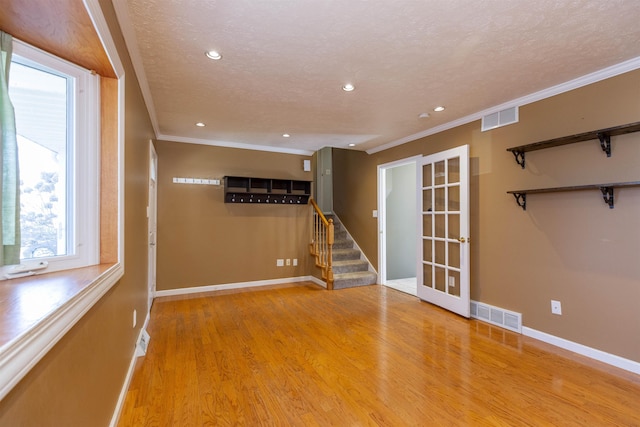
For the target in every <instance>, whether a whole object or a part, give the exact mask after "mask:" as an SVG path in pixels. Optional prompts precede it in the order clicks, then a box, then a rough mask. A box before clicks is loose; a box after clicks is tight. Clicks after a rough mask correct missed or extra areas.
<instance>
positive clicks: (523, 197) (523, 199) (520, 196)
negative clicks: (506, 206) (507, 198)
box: [511, 193, 527, 211]
mask: <svg viewBox="0 0 640 427" xmlns="http://www.w3.org/2000/svg"><path fill="white" fill-rule="evenodd" d="M511 194H513V197H515V199H516V203H517V204H518V206H520V207H521V208H522V210H523V211H526V210H527V193H511Z"/></svg>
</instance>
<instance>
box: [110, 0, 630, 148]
mask: <svg viewBox="0 0 640 427" xmlns="http://www.w3.org/2000/svg"><path fill="white" fill-rule="evenodd" d="M114 6H115V8H116V12H117V14H118V18H119V21H120V24H121V26H122V29H123V33H124V35H125V38H126V40H127V45H128V48H129V51H130V53H131V56H132V59H133V62H134V66H135V68H136V72H137V74H138V76H139V78H140V80H141V85H142V90H143V93H144V96H145V100H146V102H147V106H148V107H149V110H150V113H151V115H152V121H153V122H154V127H155V130H156V133H157V137H158V138H159V139H167V140H173V141H181V142H195V143H204V144H213V145H223V146H235V147H245V148H255V149H266V150H275V151H284V152H294V153H305V154H309V153H310V152H313V151H315V150H317V149H319V148H322V147H324V146H333V147H340V148H347V146H348V144H349V143H354V144H356V146H355V147H354V148H353V149H357V150H367V151H369V152H373V151H377V150H380V149H383V148H385V147H390V146H394V145H398V144H400V143H403V142H407V141H409V140H412V139H416V138H418V137H420V136H424V135H427V134H429V133H434V132H436V131H438V130H442V129H445V128H447V127H451V126H453V125H454V124H460V123H462V122H465V121H466V122H468V121H471V120H473V119H477V118H478V117H480V116H481V115H482V114H483V113H487V112H491V111H492V110H493V111H495V110H496V109H499V107H501V106H502V107H503V106H507V105H509V106H510V105H511V104H514V103H518V102H520V103H522V102H525V101H526V100H531V99H533V98H532V96H533V97H535V96H534V95H532V94H536V93H538V94H550V93H552V92H550V91H549V88H553V87H556V86H557V89H558V90H563V89H562V88H565V89H566V88H571V87H574V86H578V85H580V84H584V83H585V82H589V81H591V80H597V79H598V78H603V77H608V76H610V75H612V74H616V73H620V72H623V71H627V70H630V69H635V68H640V24H639V23H640V1H638V0H591V1H586V0H583V1H579V0H573V1H569V0H564V1H563V0H483V1H478V0H369V1H364V0H362V1H361V0H182V1H177V0H114ZM212 49H213V50H217V51H219V52H220V53H221V54H222V55H223V58H222V60H220V61H212V60H210V59H208V58H207V57H206V56H205V51H208V50H212ZM585 76H587V77H586V78H585ZM589 76H592V77H589ZM576 79H577V80H576ZM590 79H591V80H590ZM567 82H573V83H570V84H567ZM345 83H353V84H354V85H355V86H356V90H355V91H353V92H350V93H347V92H344V91H343V90H342V89H341V87H342V85H343V84H345ZM563 84H564V85H563ZM558 85H559V86H558ZM571 85H573V86H571ZM545 90H546V92H545ZM438 105H444V106H445V107H446V110H445V111H443V112H441V113H436V112H434V111H433V108H434V107H436V106H438ZM423 112H426V113H429V114H430V117H429V118H419V117H418V115H419V114H421V113H423ZM196 122H204V123H205V124H206V126H205V127H202V128H201V127H196V126H195V123H196ZM283 133H289V134H291V137H290V138H284V137H283V136H282V134H283Z"/></svg>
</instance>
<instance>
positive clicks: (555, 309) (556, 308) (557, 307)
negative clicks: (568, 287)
mask: <svg viewBox="0 0 640 427" xmlns="http://www.w3.org/2000/svg"><path fill="white" fill-rule="evenodd" d="M551 313H553V314H557V315H558V316H561V315H562V303H561V302H560V301H555V300H551Z"/></svg>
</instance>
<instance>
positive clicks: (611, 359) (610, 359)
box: [522, 326, 640, 375]
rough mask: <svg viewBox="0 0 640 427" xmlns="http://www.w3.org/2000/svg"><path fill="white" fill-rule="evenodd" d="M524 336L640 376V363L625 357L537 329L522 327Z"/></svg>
mask: <svg viewBox="0 0 640 427" xmlns="http://www.w3.org/2000/svg"><path fill="white" fill-rule="evenodd" d="M522 334H523V335H525V336H527V337H531V338H535V339H537V340H540V341H544V342H546V343H548V344H552V345H555V346H556V347H560V348H563V349H565V350H569V351H573V352H574V353H578V354H580V355H582V356H586V357H589V358H591V359H595V360H598V361H600V362H604V363H606V364H609V365H612V366H615V367H617V368H620V369H624V370H625V371H629V372H633V373H634V374H638V375H640V363H639V362H636V361H633V360H629V359H625V358H624V357H620V356H616V355H615V354H610V353H607V352H604V351H602V350H598V349H595V348H592V347H587V346H586V345H582V344H578V343H576V342H573V341H569V340H566V339H564V338H559V337H556V336H554V335H550V334H547V333H545V332H540V331H537V330H535V329H531V328H527V327H526V326H523V327H522Z"/></svg>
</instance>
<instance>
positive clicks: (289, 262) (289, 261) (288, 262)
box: [287, 258, 291, 266]
mask: <svg viewBox="0 0 640 427" xmlns="http://www.w3.org/2000/svg"><path fill="white" fill-rule="evenodd" d="M289 265H291V258H287V266H289Z"/></svg>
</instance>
